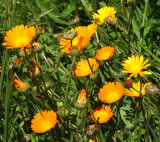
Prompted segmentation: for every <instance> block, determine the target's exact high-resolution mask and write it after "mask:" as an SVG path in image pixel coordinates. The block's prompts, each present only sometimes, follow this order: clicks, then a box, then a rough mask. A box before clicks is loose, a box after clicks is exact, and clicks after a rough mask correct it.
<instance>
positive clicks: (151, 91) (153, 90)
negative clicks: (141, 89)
mask: <svg viewBox="0 0 160 142" xmlns="http://www.w3.org/2000/svg"><path fill="white" fill-rule="evenodd" d="M145 92H146V94H150V95H155V94H158V92H159V89H158V87H156V86H154V85H151V84H150V85H146V86H145Z"/></svg>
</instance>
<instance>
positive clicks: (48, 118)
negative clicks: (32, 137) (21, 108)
mask: <svg viewBox="0 0 160 142" xmlns="http://www.w3.org/2000/svg"><path fill="white" fill-rule="evenodd" d="M31 123H32V124H31V128H32V130H33V131H34V132H36V133H44V132H46V131H49V130H50V129H52V128H53V127H54V126H55V125H56V123H57V113H56V112H54V111H53V110H51V111H47V110H44V111H43V112H42V114H40V113H37V114H36V115H35V116H34V119H32V121H31Z"/></svg>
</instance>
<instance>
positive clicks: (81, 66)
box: [72, 58, 99, 77]
mask: <svg viewBox="0 0 160 142" xmlns="http://www.w3.org/2000/svg"><path fill="white" fill-rule="evenodd" d="M88 61H89V63H90V65H89V64H88ZM88 61H87V60H81V61H79V62H78V63H77V64H75V68H74V70H75V75H76V77H84V76H88V75H90V74H91V73H92V71H93V72H95V71H96V70H97V68H98V67H99V63H98V62H97V61H96V59H94V58H89V59H88ZM91 68H92V70H91ZM72 72H73V73H74V71H72Z"/></svg>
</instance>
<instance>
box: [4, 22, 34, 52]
mask: <svg viewBox="0 0 160 142" xmlns="http://www.w3.org/2000/svg"><path fill="white" fill-rule="evenodd" d="M34 37H35V27H33V26H32V27H28V26H24V25H19V26H16V27H15V28H12V30H9V31H8V32H6V36H5V37H4V39H5V41H6V42H4V43H3V44H2V45H4V46H7V47H6V48H8V49H14V48H20V49H21V50H23V49H24V48H25V47H26V48H29V47H31V45H30V42H31V41H32V40H33V39H34Z"/></svg>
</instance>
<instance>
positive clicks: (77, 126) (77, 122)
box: [76, 110, 80, 142]
mask: <svg viewBox="0 0 160 142" xmlns="http://www.w3.org/2000/svg"><path fill="white" fill-rule="evenodd" d="M79 115H80V110H78V113H77V124H76V134H77V142H79V133H78V121H79Z"/></svg>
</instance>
